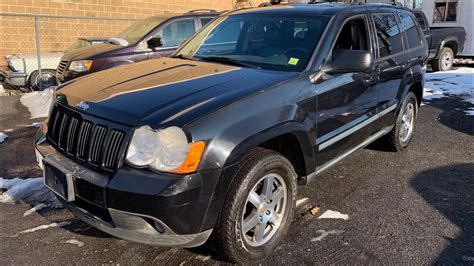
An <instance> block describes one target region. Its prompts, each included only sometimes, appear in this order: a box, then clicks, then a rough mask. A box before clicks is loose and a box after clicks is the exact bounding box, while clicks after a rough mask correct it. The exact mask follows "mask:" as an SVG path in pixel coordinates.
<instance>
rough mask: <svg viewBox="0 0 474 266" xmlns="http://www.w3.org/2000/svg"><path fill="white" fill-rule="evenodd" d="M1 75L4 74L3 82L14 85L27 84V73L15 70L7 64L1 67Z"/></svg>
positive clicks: (21, 85)
mask: <svg viewBox="0 0 474 266" xmlns="http://www.w3.org/2000/svg"><path fill="white" fill-rule="evenodd" d="M0 76H2V79H3V82H6V83H8V84H10V85H12V86H19V87H23V86H25V85H26V80H27V75H26V73H23V72H16V71H13V70H11V69H10V68H8V67H7V66H2V67H0Z"/></svg>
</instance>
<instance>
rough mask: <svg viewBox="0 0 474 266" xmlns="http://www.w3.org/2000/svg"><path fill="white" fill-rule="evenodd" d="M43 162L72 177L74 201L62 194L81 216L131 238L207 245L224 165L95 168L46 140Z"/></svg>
mask: <svg viewBox="0 0 474 266" xmlns="http://www.w3.org/2000/svg"><path fill="white" fill-rule="evenodd" d="M36 149H37V151H38V152H39V153H40V154H41V155H42V156H43V157H44V158H45V159H44V160H45V161H48V162H54V164H56V165H58V166H61V168H62V169H65V170H67V171H68V172H69V173H71V174H72V176H73V188H74V196H75V198H74V200H73V201H65V200H64V199H62V198H61V197H59V196H58V198H59V199H60V200H61V201H62V202H63V203H64V205H65V206H66V207H67V208H68V209H69V210H70V211H71V212H72V213H74V214H75V215H76V216H77V217H78V218H79V219H81V220H83V221H84V222H86V223H88V224H90V225H92V226H94V227H96V228H97V229H99V230H101V231H104V232H106V233H108V234H110V235H113V236H116V237H119V238H123V239H126V240H130V241H133V242H138V243H143V244H152V245H159V246H167V247H170V246H173V247H195V246H199V245H201V244H203V243H204V242H205V241H206V240H207V238H208V237H209V235H210V234H211V232H212V229H213V225H214V223H215V221H216V219H217V214H218V210H216V208H215V207H214V206H218V205H219V204H216V203H217V202H220V201H219V200H215V199H214V190H215V189H216V184H217V181H218V179H219V176H220V173H221V170H215V171H208V172H203V173H194V174H191V175H186V176H178V175H171V174H164V173H155V172H150V171H147V170H137V169H131V168H125V167H124V168H123V169H119V170H117V171H116V172H115V173H114V174H113V175H111V176H108V175H105V174H103V173H99V172H96V171H93V170H91V169H89V168H87V167H85V166H83V165H82V164H79V163H77V162H76V161H74V160H72V159H70V158H69V157H67V156H65V155H64V154H62V153H60V152H58V151H57V150H56V149H55V148H53V147H52V146H51V145H49V144H48V143H46V142H44V143H42V144H39V145H37V146H36Z"/></svg>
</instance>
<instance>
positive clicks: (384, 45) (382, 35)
mask: <svg viewBox="0 0 474 266" xmlns="http://www.w3.org/2000/svg"><path fill="white" fill-rule="evenodd" d="M373 19H374V23H375V28H376V31H377V43H378V48H379V55H380V57H384V56H387V55H391V54H395V53H398V52H400V51H402V39H401V35H400V30H399V28H398V25H397V22H396V20H395V16H393V15H374V16H373Z"/></svg>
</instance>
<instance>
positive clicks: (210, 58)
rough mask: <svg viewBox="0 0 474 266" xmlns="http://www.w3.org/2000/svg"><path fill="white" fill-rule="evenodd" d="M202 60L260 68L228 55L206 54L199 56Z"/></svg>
mask: <svg viewBox="0 0 474 266" xmlns="http://www.w3.org/2000/svg"><path fill="white" fill-rule="evenodd" d="M201 60H202V61H209V62H215V63H223V64H229V65H234V66H242V67H249V68H260V67H259V66H256V65H252V64H249V63H244V62H242V61H239V60H236V59H232V58H229V57H223V56H206V57H201Z"/></svg>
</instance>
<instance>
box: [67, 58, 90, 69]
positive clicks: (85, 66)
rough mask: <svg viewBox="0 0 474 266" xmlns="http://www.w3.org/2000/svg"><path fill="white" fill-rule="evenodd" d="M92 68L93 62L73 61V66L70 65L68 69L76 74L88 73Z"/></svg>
mask: <svg viewBox="0 0 474 266" xmlns="http://www.w3.org/2000/svg"><path fill="white" fill-rule="evenodd" d="M91 66H92V60H79V61H72V62H71V64H69V68H68V69H69V70H71V71H75V72H86V71H89V69H90V68H91Z"/></svg>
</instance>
